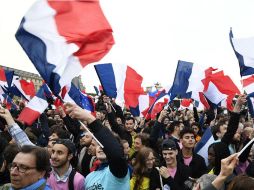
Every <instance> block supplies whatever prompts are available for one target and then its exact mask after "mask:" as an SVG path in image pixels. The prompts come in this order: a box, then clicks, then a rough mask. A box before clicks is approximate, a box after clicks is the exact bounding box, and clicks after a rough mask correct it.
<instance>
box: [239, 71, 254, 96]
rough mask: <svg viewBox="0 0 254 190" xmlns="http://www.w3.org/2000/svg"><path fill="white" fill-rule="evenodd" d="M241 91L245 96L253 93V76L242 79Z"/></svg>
mask: <svg viewBox="0 0 254 190" xmlns="http://www.w3.org/2000/svg"><path fill="white" fill-rule="evenodd" d="M242 85H243V89H244V90H245V92H246V93H247V94H251V93H252V92H254V75H251V76H248V77H247V78H245V79H242Z"/></svg>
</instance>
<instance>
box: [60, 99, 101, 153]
mask: <svg viewBox="0 0 254 190" xmlns="http://www.w3.org/2000/svg"><path fill="white" fill-rule="evenodd" d="M57 97H58V98H59V100H60V101H61V102H62V103H65V102H64V101H63V99H62V97H60V96H59V95H57ZM78 121H79V123H80V124H81V125H82V127H83V128H84V129H85V130H86V131H87V132H88V133H89V134H91V136H92V137H93V139H94V140H95V141H96V142H97V143H98V144H99V146H100V147H101V148H104V146H103V145H102V144H101V142H100V141H99V140H98V139H97V138H96V137H95V136H94V134H93V133H92V132H91V131H90V130H89V129H88V128H87V127H86V126H85V125H84V123H82V122H81V121H80V120H78Z"/></svg>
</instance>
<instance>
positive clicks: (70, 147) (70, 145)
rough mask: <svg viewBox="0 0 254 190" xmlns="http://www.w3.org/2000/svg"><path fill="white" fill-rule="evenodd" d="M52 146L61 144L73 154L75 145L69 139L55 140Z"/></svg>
mask: <svg viewBox="0 0 254 190" xmlns="http://www.w3.org/2000/svg"><path fill="white" fill-rule="evenodd" d="M54 144H62V145H64V146H66V147H67V148H68V150H69V152H70V153H72V154H75V152H76V147H75V144H74V143H73V142H72V141H71V140H70V139H57V140H56V141H55V143H54Z"/></svg>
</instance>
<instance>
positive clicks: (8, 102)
mask: <svg viewBox="0 0 254 190" xmlns="http://www.w3.org/2000/svg"><path fill="white" fill-rule="evenodd" d="M2 97H3V98H4V100H3V103H4V104H5V105H6V108H7V109H8V110H11V109H14V110H16V109H17V105H16V104H15V103H14V102H13V100H12V98H11V97H10V96H9V95H8V94H2Z"/></svg>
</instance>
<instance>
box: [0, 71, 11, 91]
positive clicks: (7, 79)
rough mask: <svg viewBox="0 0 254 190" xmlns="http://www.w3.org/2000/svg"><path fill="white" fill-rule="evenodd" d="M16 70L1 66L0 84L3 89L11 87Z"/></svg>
mask: <svg viewBox="0 0 254 190" xmlns="http://www.w3.org/2000/svg"><path fill="white" fill-rule="evenodd" d="M13 75H14V71H7V70H4V69H3V68H2V67H0V86H1V87H2V88H3V89H8V88H9V87H11V83H12V80H13Z"/></svg>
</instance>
